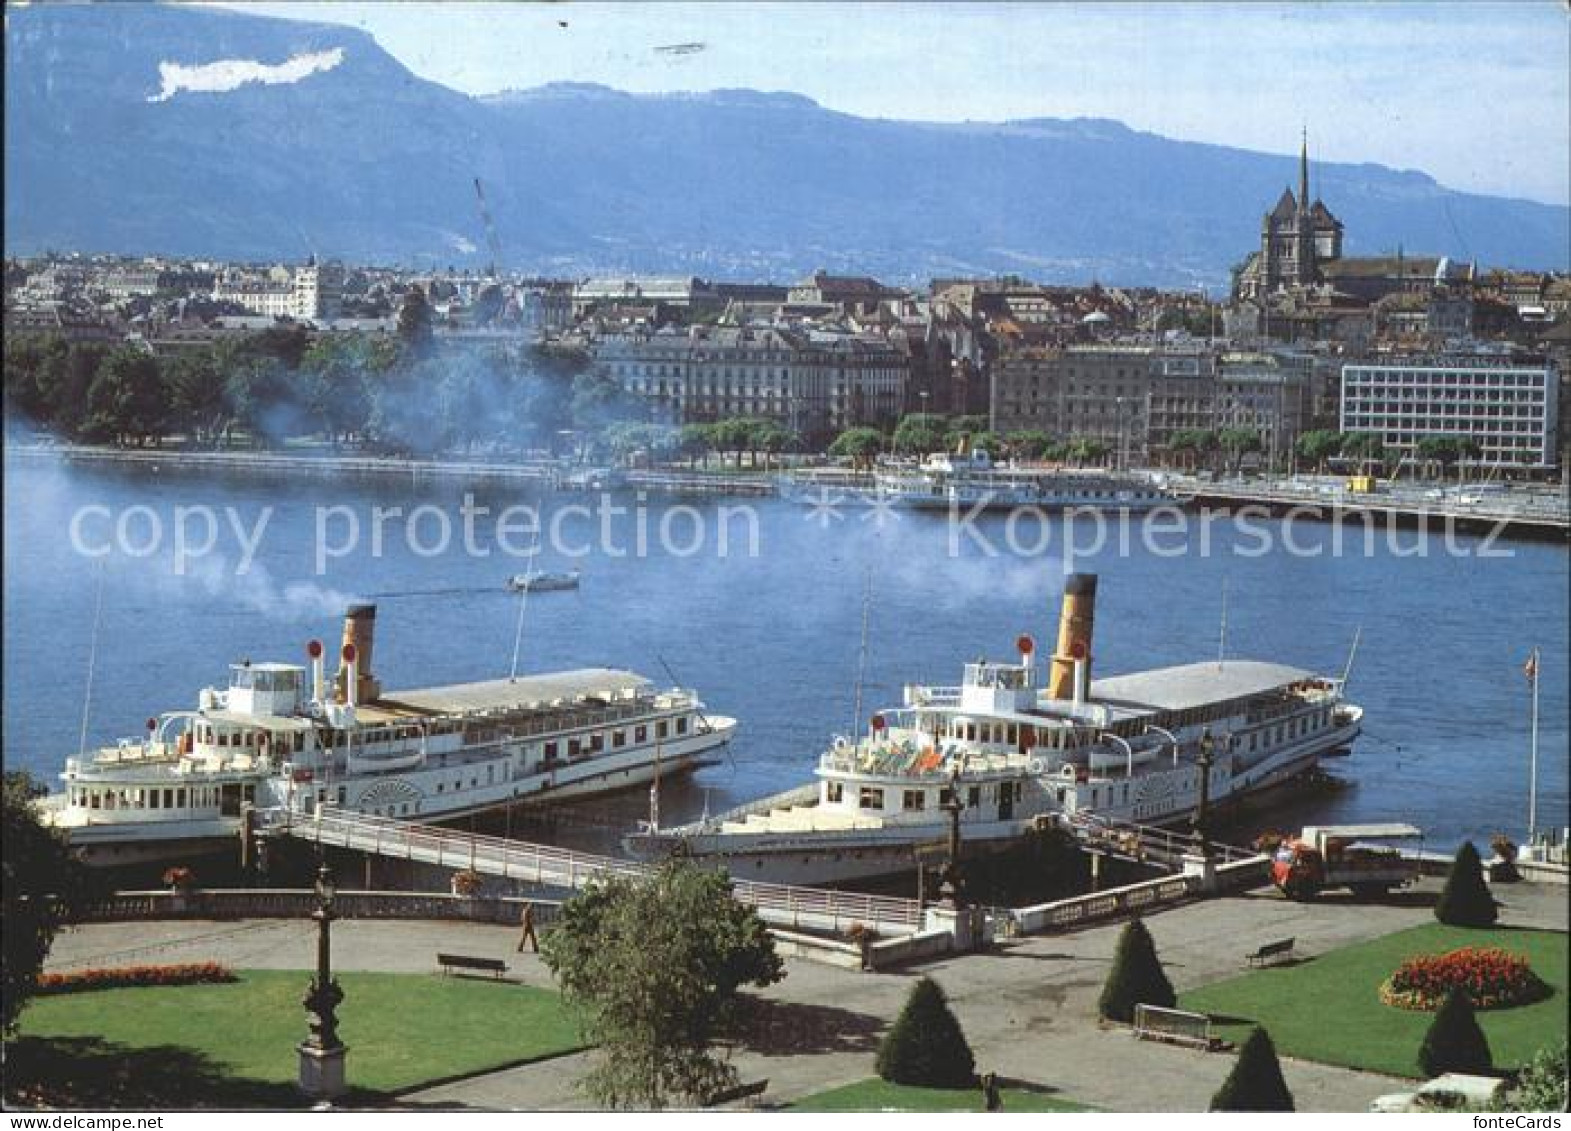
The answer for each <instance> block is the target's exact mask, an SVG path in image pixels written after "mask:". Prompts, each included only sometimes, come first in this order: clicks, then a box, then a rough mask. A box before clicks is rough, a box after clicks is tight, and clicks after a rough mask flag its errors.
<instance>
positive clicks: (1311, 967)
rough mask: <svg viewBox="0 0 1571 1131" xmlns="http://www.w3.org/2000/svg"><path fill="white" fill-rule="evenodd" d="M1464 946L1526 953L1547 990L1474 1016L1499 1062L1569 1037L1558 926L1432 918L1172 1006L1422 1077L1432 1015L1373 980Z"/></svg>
mask: <svg viewBox="0 0 1571 1131" xmlns="http://www.w3.org/2000/svg"><path fill="white" fill-rule="evenodd" d="M1461 946H1500V947H1504V948H1505V949H1507V950H1510V951H1513V952H1515V953H1518V954H1524V955H1526V956H1527V959H1528V961H1529V962H1530V963H1531V964H1532V967H1533V970H1534V971H1535V972H1536V973H1537V974H1538V976H1539V977H1540V978H1542V979H1543V980H1544V981H1546V982H1548V983H1549V985H1550V986H1551V987H1553V989H1554V993H1553V994H1552V995H1551V996H1550V997H1549V998H1547V999H1546V1000H1544V1001H1540V1002H1535V1003H1534V1004H1532V1005H1524V1006H1517V1007H1516V1008H1513V1009H1498V1010H1484V1011H1481V1012H1479V1014H1478V1020H1479V1024H1480V1025H1481V1026H1482V1027H1483V1030H1484V1035H1485V1036H1486V1037H1488V1038H1489V1047H1490V1050H1491V1052H1492V1053H1493V1054H1494V1062H1495V1067H1496V1068H1501V1069H1506V1068H1516V1067H1518V1066H1519V1065H1521V1064H1522V1063H1523V1062H1524V1061H1526V1060H1527V1059H1528V1058H1529V1057H1531V1056H1532V1055H1533V1053H1535V1052H1536V1051H1538V1050H1539V1049H1540V1048H1542V1047H1544V1046H1545V1045H1547V1044H1549V1043H1550V1042H1551V1041H1553V1040H1556V1039H1560V1038H1563V1037H1564V1036H1565V1033H1566V989H1567V980H1566V951H1567V936H1566V935H1564V934H1562V933H1560V932H1557V931H1531V930H1518V929H1513V928H1508V927H1495V928H1488V929H1483V930H1469V929H1467V928H1465V927H1448V926H1445V925H1443V924H1440V923H1432V924H1428V925H1425V926H1421V927H1413V928H1411V929H1409V930H1405V931H1398V932H1396V933H1395V934H1390V935H1385V936H1383V937H1381V938H1378V939H1371V940H1370V941H1368V942H1364V943H1359V944H1357V945H1354V946H1348V947H1343V948H1342V949H1340V950H1333V951H1330V952H1329V953H1326V954H1321V955H1316V956H1314V957H1312V958H1310V959H1308V960H1306V961H1304V962H1300V963H1296V964H1292V965H1282V966H1277V967H1274V968H1269V969H1265V970H1257V971H1254V972H1252V973H1249V974H1244V975H1241V976H1239V977H1237V978H1230V979H1228V980H1227V981H1225V982H1216V983H1213V984H1212V985H1209V986H1204V987H1202V988H1200V989H1198V990H1192V991H1190V992H1189V993H1186V994H1183V995H1181V996H1180V998H1179V1005H1180V1007H1182V1008H1184V1009H1191V1010H1195V1011H1198V1012H1201V1013H1208V1014H1211V1015H1212V1017H1213V1019H1217V1018H1228V1019H1231V1020H1229V1021H1226V1022H1223V1023H1221V1024H1219V1025H1218V1026H1217V1031H1218V1032H1219V1033H1220V1034H1221V1035H1222V1036H1223V1037H1226V1038H1227V1039H1229V1040H1235V1041H1242V1040H1243V1038H1244V1037H1245V1036H1247V1035H1248V1032H1249V1028H1250V1026H1251V1025H1255V1024H1258V1025H1262V1026H1264V1027H1265V1029H1266V1030H1267V1031H1268V1032H1269V1033H1270V1034H1271V1040H1272V1041H1273V1042H1274V1043H1275V1045H1276V1048H1277V1051H1278V1052H1281V1053H1284V1054H1286V1055H1288V1056H1295V1057H1301V1058H1302V1059H1304V1060H1317V1061H1321V1062H1323V1063H1325V1064H1340V1065H1345V1066H1347V1067H1349V1068H1361V1069H1367V1070H1369V1071H1372V1072H1383V1073H1386V1074H1388V1075H1392V1076H1413V1077H1421V1076H1422V1075H1423V1072H1422V1071H1421V1070H1420V1069H1419V1067H1418V1048H1419V1045H1420V1044H1421V1043H1422V1042H1423V1039H1424V1033H1425V1031H1426V1030H1427V1029H1428V1028H1429V1023H1430V1021H1431V1020H1432V1019H1433V1017H1434V1014H1432V1013H1420V1012H1413V1011H1409V1010H1405V1009H1397V1008H1395V1007H1394V1006H1389V1005H1385V1004H1383V1003H1382V1002H1381V1001H1380V998H1379V988H1380V983H1381V982H1383V981H1385V979H1386V978H1388V977H1390V975H1391V973H1392V971H1394V970H1395V969H1396V967H1397V965H1398V963H1400V962H1401V961H1402V959H1404V958H1407V957H1409V956H1412V955H1418V954H1439V953H1442V952H1444V951H1448V950H1455V949H1456V948H1457V947H1461Z"/></svg>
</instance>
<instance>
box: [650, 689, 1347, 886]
mask: <svg viewBox="0 0 1571 1131" xmlns="http://www.w3.org/2000/svg"><path fill="white" fill-rule="evenodd" d="M1343 711H1344V714H1343V716H1342V717H1341V719H1342V721H1341V722H1340V725H1337V726H1333V727H1331V728H1329V729H1326V730H1323V731H1321V732H1319V733H1316V734H1313V735H1311V736H1309V737H1306V738H1303V739H1301V740H1299V741H1296V742H1289V743H1286V744H1284V745H1283V746H1281V747H1280V748H1279V749H1276V750H1274V751H1272V752H1271V753H1270V754H1268V755H1267V756H1265V757H1263V758H1261V759H1260V760H1259V761H1258V762H1256V763H1255V764H1253V765H1251V766H1249V767H1247V768H1245V769H1243V770H1242V772H1238V773H1236V774H1235V773H1234V772H1233V770H1232V768H1231V767H1230V766H1229V765H1228V764H1226V763H1223V764H1219V765H1217V766H1214V767H1213V768H1212V770H1211V781H1210V788H1209V795H1208V803H1209V806H1210V808H1211V810H1212V812H1213V813H1215V812H1217V811H1226V810H1227V809H1229V808H1232V807H1236V806H1238V805H1239V804H1241V803H1242V802H1243V801H1244V800H1245V799H1246V798H1249V797H1252V796H1255V795H1259V794H1262V793H1264V792H1266V791H1269V790H1274V789H1277V788H1279V787H1282V786H1284V785H1288V784H1289V783H1291V782H1292V781H1294V780H1295V779H1297V778H1300V777H1302V776H1303V775H1304V774H1307V773H1309V772H1310V771H1311V770H1314V769H1315V768H1317V767H1318V765H1319V764H1320V762H1321V760H1322V759H1324V758H1327V757H1333V756H1336V755H1337V754H1338V753H1339V752H1341V751H1343V750H1345V749H1346V748H1347V747H1348V746H1349V745H1351V743H1352V742H1353V741H1354V740H1355V739H1356V738H1357V737H1358V734H1359V731H1360V728H1361V720H1362V712H1361V711H1359V710H1358V709H1357V708H1353V707H1344V708H1343ZM1044 782H1045V785H1046V788H1045V789H1043V790H1040V791H1035V790H1033V791H1032V792H1030V793H1028V794H1027V795H1026V801H1027V803H1026V804H1025V805H1023V806H1021V807H1019V808H1018V809H1017V810H1016V811H1015V812H1014V813H1013V814H1012V815H1011V819H1008V820H1003V819H993V820H986V819H983V820H976V819H973V818H971V817H968V816H963V817H962V821H961V838H962V841H963V844H964V846H965V852H966V854H967V855H970V856H975V855H986V854H989V853H993V852H999V851H1003V850H1005V849H1007V848H1009V847H1010V846H1011V845H1014V844H1016V843H1018V842H1020V841H1021V840H1023V839H1024V838H1025V837H1026V836H1027V835H1028V834H1029V833H1030V832H1031V831H1032V830H1033V829H1034V828H1036V827H1038V825H1039V824H1040V823H1042V822H1053V823H1064V822H1067V821H1069V820H1070V819H1071V814H1070V813H1067V812H1065V811H1064V809H1063V808H1062V807H1061V806H1060V805H1059V804H1057V803H1056V802H1057V797H1056V793H1055V792H1054V779H1052V778H1047V779H1044ZM1124 785H1125V782H1124V781H1120V782H1116V783H1114V784H1112V785H1110V786H1108V787H1107V788H1109V789H1110V790H1112V791H1115V792H1114V796H1116V797H1118V798H1119V800H1116V801H1113V802H1112V803H1109V804H1106V805H1099V806H1094V807H1089V806H1084V805H1082V806H1080V807H1079V808H1078V809H1076V810H1075V813H1074V814H1073V816H1074V817H1078V818H1091V819H1093V820H1103V821H1111V822H1122V823H1129V824H1141V825H1147V826H1157V827H1161V826H1176V825H1184V824H1187V823H1188V822H1189V821H1190V820H1191V819H1192V818H1193V816H1194V814H1195V812H1196V810H1197V808H1198V806H1199V801H1200V798H1199V782H1198V775H1197V774H1196V772H1195V770H1194V768H1193V767H1192V766H1188V765H1186V766H1180V767H1177V768H1173V769H1170V770H1166V771H1164V770H1161V769H1153V770H1150V771H1149V772H1145V773H1142V774H1138V775H1136V776H1135V777H1133V778H1130V779H1127V785H1128V786H1129V795H1130V800H1128V801H1124V800H1122V797H1123V786H1124ZM723 823H724V818H719V819H717V820H716V821H715V824H716V825H719V824H723ZM948 831H949V827H948V820H947V817H945V816H944V815H942V814H937V813H935V814H933V816H932V817H931V818H930V819H927V820H923V821H920V822H912V821H904V822H901V823H890V824H887V825H884V826H882V827H878V828H856V829H843V828H841V829H834V828H831V829H824V830H820V831H814V830H811V829H804V830H801V831H792V832H789V833H778V832H758V833H750V832H747V831H719V832H715V831H707V832H706V831H698V832H692V831H683V830H672V831H670V832H668V833H664V834H661V835H660V836H659V837H657V838H651V837H649V836H647V835H642V836H635V837H629V838H628V839H627V845H628V847H629V848H630V849H631V850H633V851H634V853H635V855H640V856H645V857H652V856H659V855H663V854H666V853H669V852H672V851H681V852H682V853H684V854H686V855H689V856H691V857H693V858H696V859H700V860H707V861H710V862H715V863H719V864H720V865H722V866H723V867H725V868H726V870H727V871H728V872H729V873H730V874H731V875H732V876H733V877H735V878H737V879H747V880H756V881H759V882H767V883H781V884H793V885H823V884H835V883H843V882H847V881H852V880H870V879H880V878H885V877H891V876H897V875H901V874H910V873H912V872H914V871H915V869H916V866H917V861H918V858H919V856H920V857H921V858H922V859H924V860H925V861H927V862H928V863H929V865H932V864H934V863H939V862H941V861H942V860H943V858H944V850H943V846H944V844H945V842H946V838H947V836H948Z"/></svg>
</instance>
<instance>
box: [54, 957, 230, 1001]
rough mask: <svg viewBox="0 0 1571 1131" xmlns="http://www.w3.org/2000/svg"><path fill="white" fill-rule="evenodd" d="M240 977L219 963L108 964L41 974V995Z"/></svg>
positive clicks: (178, 984)
mask: <svg viewBox="0 0 1571 1131" xmlns="http://www.w3.org/2000/svg"><path fill="white" fill-rule="evenodd" d="M238 980H239V979H238V978H236V977H235V972H234V971H233V970H231V969H230V968H229V967H227V966H224V965H222V964H221V963H218V962H187V963H181V964H176V965H171V966H107V967H102V968H95V969H88V970H72V971H69V972H68V973H64V974H41V975H39V978H38V992H39V993H40V994H72V993H79V992H81V991H83V990H117V989H120V988H122V987H125V986H194V985H201V984H211V983H216V982H234V981H238Z"/></svg>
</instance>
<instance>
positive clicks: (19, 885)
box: [0, 773, 83, 1034]
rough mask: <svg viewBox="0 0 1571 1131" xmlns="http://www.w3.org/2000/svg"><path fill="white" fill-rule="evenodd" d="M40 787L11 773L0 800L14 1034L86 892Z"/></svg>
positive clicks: (0, 936)
mask: <svg viewBox="0 0 1571 1131" xmlns="http://www.w3.org/2000/svg"><path fill="white" fill-rule="evenodd" d="M39 792H40V791H39V790H38V789H37V787H36V786H35V785H34V783H33V781H32V779H31V778H29V777H28V776H27V775H26V774H22V773H8V774H6V775H5V779H4V797H3V800H0V822H3V826H4V827H3V836H4V844H5V852H4V854H3V855H0V877H3V880H4V884H3V887H0V900H3V906H4V922H5V930H4V931H0V946H3V960H4V971H3V978H0V980H3V982H4V987H3V988H4V993H3V995H0V1002H3V1014H0V1032H4V1033H6V1034H9V1033H10V1032H11V1031H12V1030H13V1028H14V1027H15V1025H16V1020H17V1018H18V1017H19V1016H20V1015H21V1012H22V1010H23V1008H25V1007H26V1005H27V1002H28V999H29V998H31V997H32V995H33V992H34V991H35V990H36V989H37V988H38V972H39V970H41V969H42V968H43V965H44V959H45V958H47V957H48V956H49V947H50V944H51V943H53V942H54V937H55V932H56V931H57V930H59V928H60V924H61V923H62V922H63V921H64V918H65V915H66V913H67V912H68V911H69V909H70V907H71V905H72V904H73V903H74V902H75V901H76V900H77V899H79V898H80V897H81V894H82V883H83V877H82V870H81V867H80V865H78V864H77V863H76V861H75V860H74V859H73V858H72V856H71V850H70V848H69V847H68V846H67V845H66V841H65V838H64V837H63V836H61V835H60V833H59V832H57V831H56V830H54V829H52V828H49V827H47V826H46V825H45V824H44V823H43V821H42V819H41V818H40V817H39V813H38V806H37V803H36V799H37V795H38V793H39Z"/></svg>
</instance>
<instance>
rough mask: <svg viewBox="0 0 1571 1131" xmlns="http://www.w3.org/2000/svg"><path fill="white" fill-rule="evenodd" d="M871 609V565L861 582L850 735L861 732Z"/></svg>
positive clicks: (869, 564) (870, 564)
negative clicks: (860, 626) (859, 648)
mask: <svg viewBox="0 0 1571 1131" xmlns="http://www.w3.org/2000/svg"><path fill="white" fill-rule="evenodd" d="M872 608H873V564H872V563H871V562H869V563H868V565H867V575H866V577H865V578H864V579H863V582H862V644H861V650H860V652H859V653H858V655H857V661H856V694H855V697H854V699H853V700H852V707H851V734H852V735H853V736H855V735H858V734H860V733H861V731H862V685H863V683H864V681H865V679H866V676H867V626H868V621H869V619H870V616H871V613H872Z"/></svg>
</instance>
